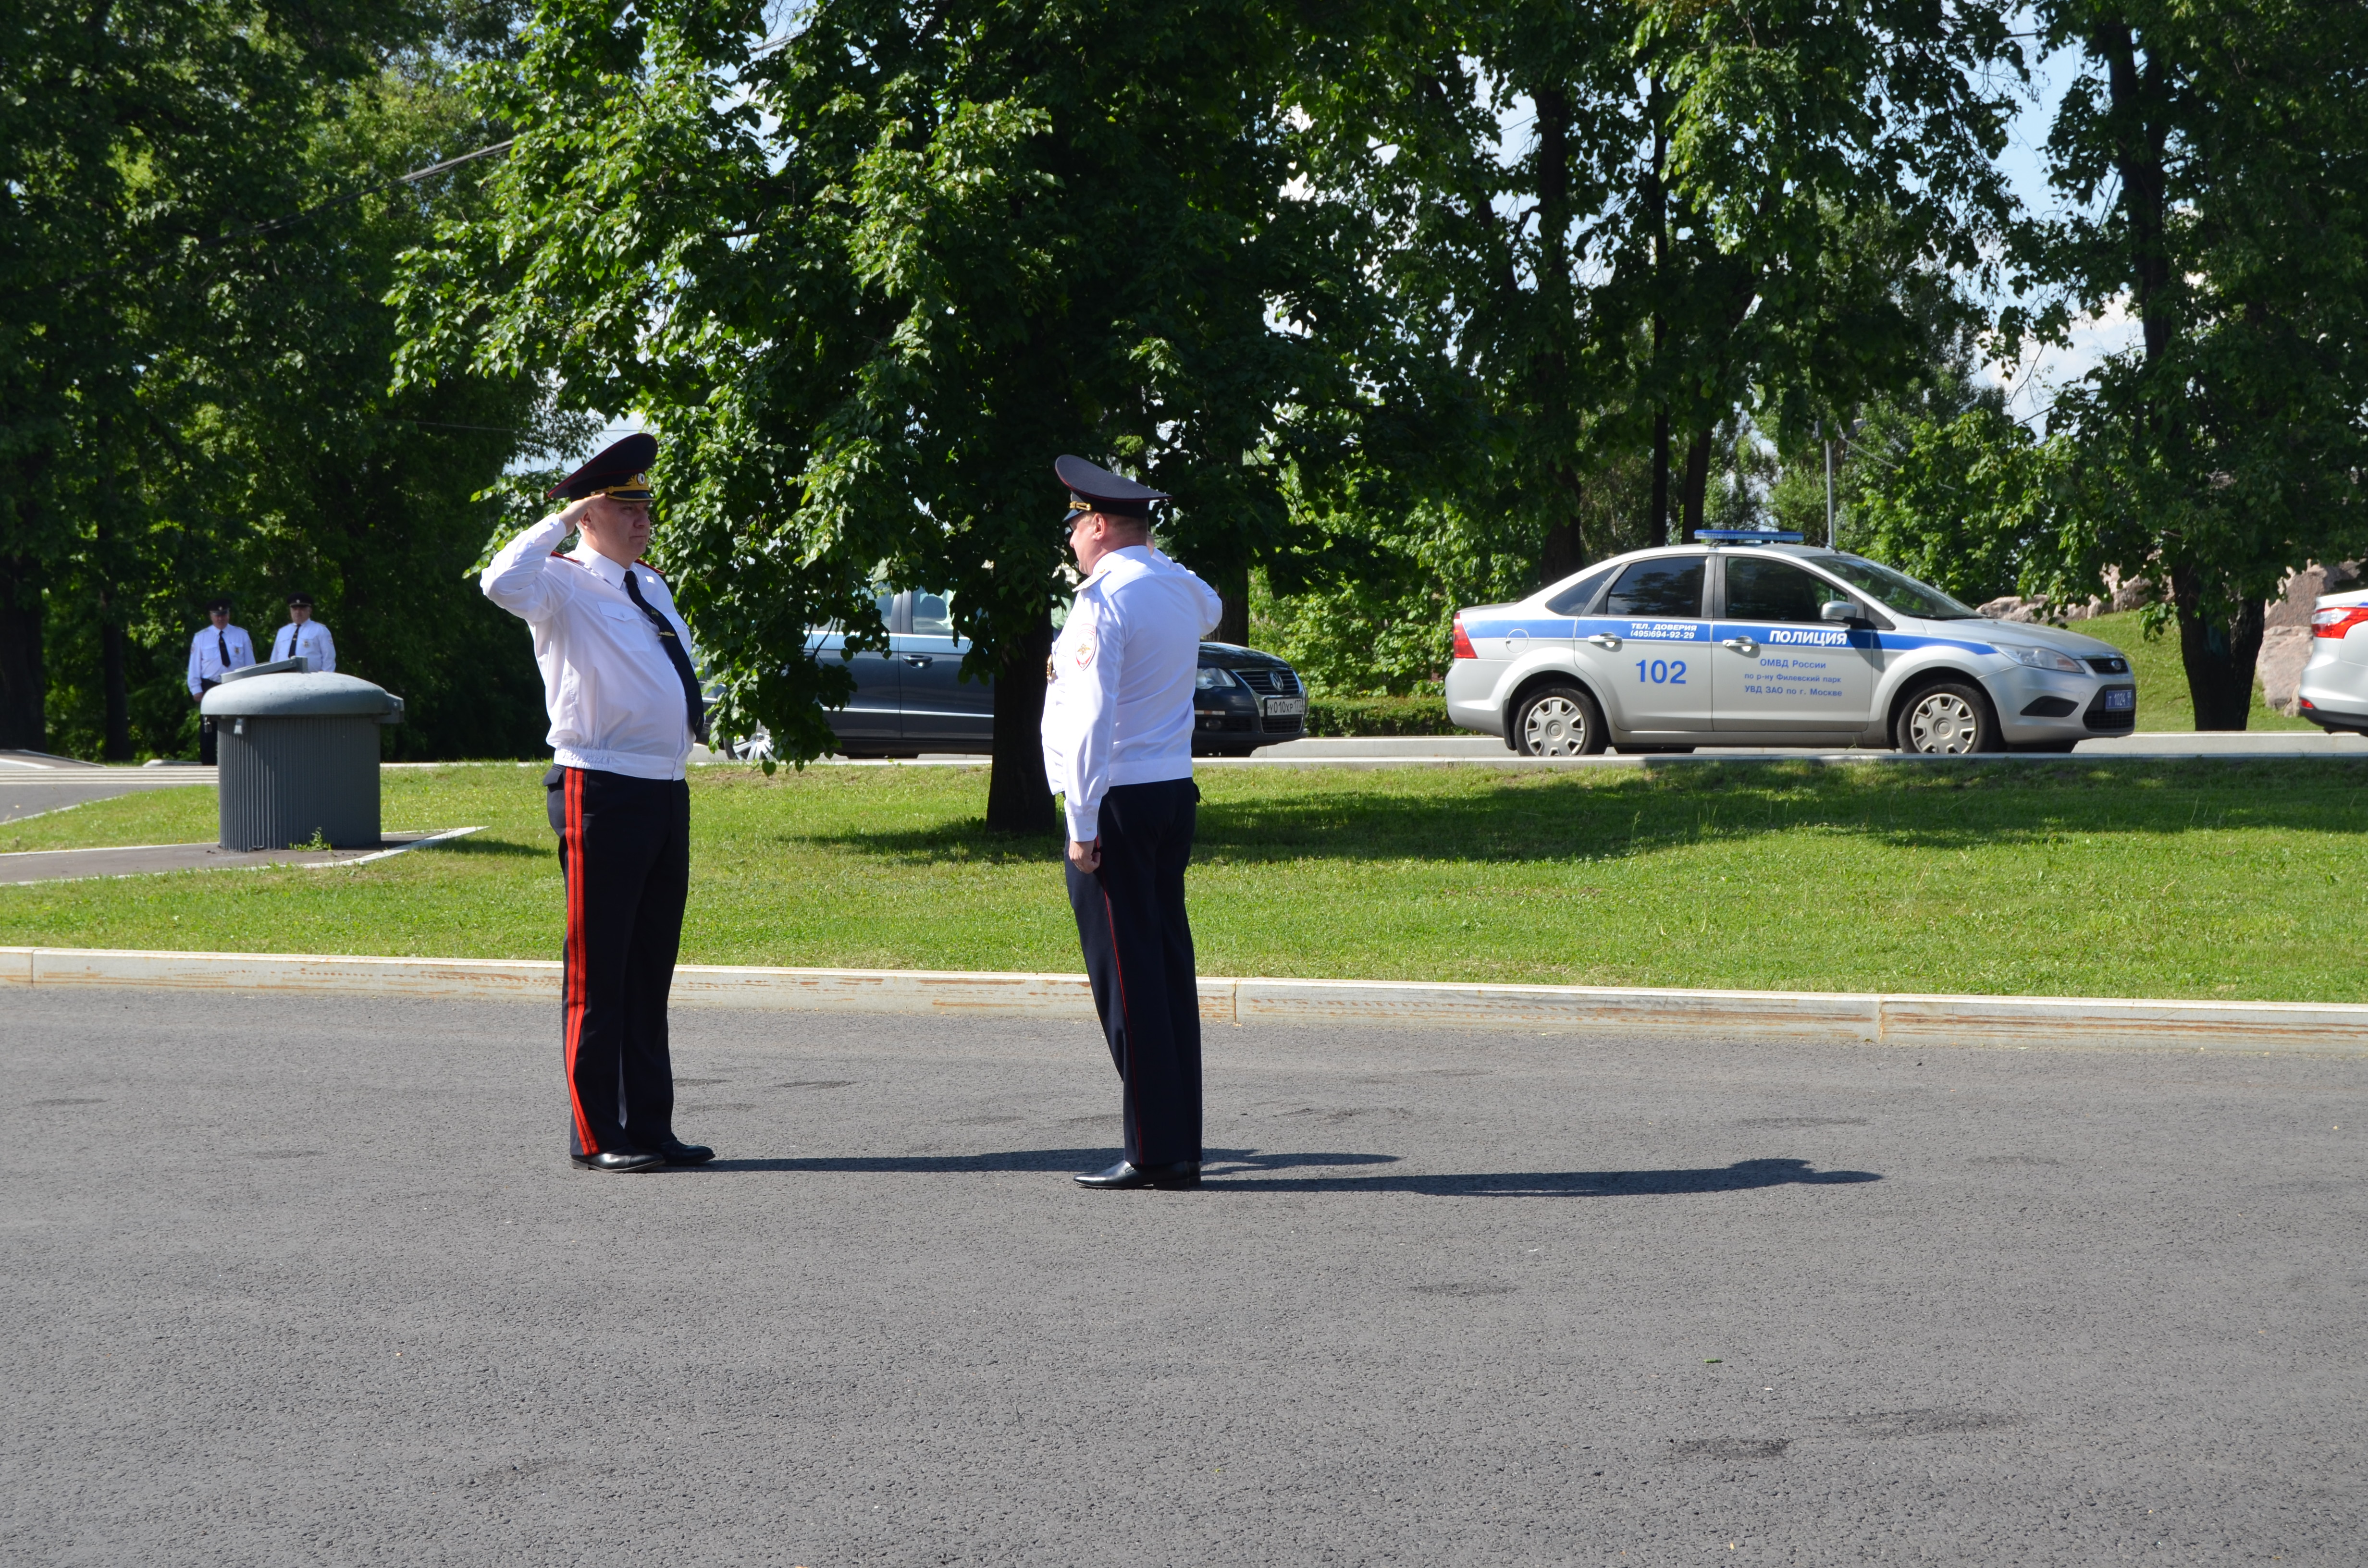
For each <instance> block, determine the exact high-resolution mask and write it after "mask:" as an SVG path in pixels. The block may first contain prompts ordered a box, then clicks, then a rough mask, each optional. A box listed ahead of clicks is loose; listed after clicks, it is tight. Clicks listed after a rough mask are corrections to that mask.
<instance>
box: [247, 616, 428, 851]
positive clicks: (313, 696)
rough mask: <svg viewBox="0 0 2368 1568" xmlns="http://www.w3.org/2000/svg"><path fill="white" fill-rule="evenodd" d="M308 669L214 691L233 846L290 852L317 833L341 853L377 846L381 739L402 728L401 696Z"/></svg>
mask: <svg viewBox="0 0 2368 1568" xmlns="http://www.w3.org/2000/svg"><path fill="white" fill-rule="evenodd" d="M303 664H304V661H302V659H286V660H282V661H280V662H279V664H276V665H258V666H256V667H255V668H252V669H245V670H233V671H232V672H231V673H230V675H229V676H228V677H227V678H225V679H224V680H223V681H222V684H221V685H220V686H217V687H214V688H213V689H212V690H211V691H209V692H207V693H206V699H205V703H204V705H203V707H202V709H201V710H200V711H202V712H203V713H204V714H205V715H206V717H208V718H210V719H211V720H213V721H214V742H215V754H216V756H219V757H220V759H221V763H222V773H221V778H222V847H223V848H225V849H286V848H289V847H290V846H294V845H299V844H310V843H312V842H313V835H315V834H317V835H319V836H320V838H321V839H322V840H324V841H325V842H327V843H328V844H331V845H333V846H336V847H337V848H340V849H351V848H364V847H370V846H376V845H377V843H378V841H379V801H378V732H379V727H380V726H381V725H382V724H399V723H401V722H403V699H401V698H400V697H397V696H395V695H394V694H393V693H392V692H390V691H387V690H385V689H384V688H383V687H376V686H372V685H371V684H370V682H369V681H366V680H358V679H356V678H355V677H354V676H341V675H311V674H307V673H304V671H303V668H302V666H303Z"/></svg>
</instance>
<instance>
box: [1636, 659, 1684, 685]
mask: <svg viewBox="0 0 2368 1568" xmlns="http://www.w3.org/2000/svg"><path fill="white" fill-rule="evenodd" d="M1636 679H1637V681H1638V682H1639V683H1640V684H1642V683H1644V682H1647V681H1649V682H1650V683H1652V684H1653V685H1655V686H1683V685H1685V684H1686V662H1685V661H1684V660H1683V659H1639V660H1637V661H1636Z"/></svg>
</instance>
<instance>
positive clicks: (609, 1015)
mask: <svg viewBox="0 0 2368 1568" xmlns="http://www.w3.org/2000/svg"><path fill="white" fill-rule="evenodd" d="M543 784H544V786H545V787H546V788H547V789H548V790H549V791H550V807H551V825H552V828H553V829H554V830H555V831H556V832H557V833H558V835H559V869H560V872H561V874H562V877H563V878H564V881H565V883H566V887H567V949H566V957H567V964H566V972H565V975H564V982H563V989H562V994H561V1003H560V1006H561V1012H560V1017H561V1020H562V1025H563V1028H564V1042H565V1048H566V1062H567V1103H568V1117H567V1141H568V1148H569V1151H570V1152H571V1153H577V1154H599V1153H611V1152H619V1151H631V1150H634V1149H640V1148H646V1147H649V1146H650V1145H653V1144H655V1143H662V1142H666V1140H668V1139H670V1138H672V1137H673V1136H674V1062H673V1059H672V1057H670V1056H669V1055H668V1054H667V1051H666V993H667V992H668V991H669V990H671V989H672V988H673V985H674V960H675V953H676V951H677V949H679V948H680V947H681V945H682V906H683V902H684V900H685V898H686V897H687V896H688V895H689V892H690V786H689V785H688V784H686V783H684V782H683V781H682V780H681V779H678V778H674V779H667V778H627V777H625V776H624V775H623V774H621V773H600V772H596V771H594V770H592V769H589V768H583V767H554V768H552V770H551V771H550V772H549V773H547V774H545V775H544V776H543Z"/></svg>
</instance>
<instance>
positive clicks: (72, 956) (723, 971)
mask: <svg viewBox="0 0 2368 1568" xmlns="http://www.w3.org/2000/svg"><path fill="white" fill-rule="evenodd" d="M12 985H72V986H94V985H137V986H148V987H162V988H165V989H177V990H195V991H294V992H314V993H347V994H375V995H395V996H432V997H448V998H466V999H475V1000H489V1001H541V1002H550V1001H555V1000H556V999H557V997H558V994H559V965H558V964H556V963H553V962H547V961H542V960H529V959H394V958H359V957H337V956H316V955H311V954H290V953H176V952H138V951H129V950H117V949H94V948H0V987H6V986H12ZM674 1000H675V1003H676V1005H677V1006H685V1007H701V1006H706V1007H740V1008H748V1009H754V1010H760V1011H780V1012H801V1013H917V1014H937V1015H940V1016H949V1015H962V1014H996V1015H1003V1016H1009V1017H1048V1018H1066V1019H1070V1020H1073V1021H1077V1022H1091V1021H1092V1019H1093V1017H1094V1006H1093V994H1092V993H1091V992H1090V991H1089V990H1088V989H1087V985H1086V979H1085V976H1083V975H1078V974H1024V973H995V972H979V971H968V972H966V971H928V970H857V969H763V968H754V967H739V966H733V965H723V964H684V965H682V966H681V967H680V968H678V969H677V970H676V971H675V983H674ZM1201 1017H1202V1018H1204V1019H1206V1020H1207V1021H1209V1022H1210V1023H1212V1024H1329V1025H1341V1024H1362V1025H1367V1026H1380V1027H1421V1028H1458V1029H1495V1028H1513V1029H1526V1030H1531V1031H1540V1032H1549V1033H1564V1032H1577V1031H1582V1030H1602V1031H1605V1032H1608V1033H1613V1034H1620V1035H1630V1036H1634V1035H1667V1036H1691V1037H1697V1038H1699V1037H1701V1036H1704V1035H1715V1036H1721V1037H1725V1038H1726V1039H1729V1040H1735V1041H1736V1042H1738V1043H1748V1042H1751V1041H1756V1040H1862V1041H1865V1042H1867V1043H1869V1044H1875V1045H1896V1046H1935V1047H1937V1046H2004V1047H2019V1048H2024V1049H2030V1048H2034V1047H2037V1048H2046V1049H2052V1050H2085V1049H2100V1048H2135V1049H2143V1050H2179V1051H2250V1052H2255V1053H2262V1052H2272V1051H2277V1052H2285V1051H2293V1052H2304V1053H2308V1054H2313V1055H2337V1056H2356V1055H2368V1006H2354V1005H2346V1004H2340V1003H2324V1004H2323V1003H2314V1002H2182V1001H2146V1000H2123V999H2118V998H2112V997H2067V996H1947V995H1895V994H1857V993H1848V992H1815V991H1685V990H1645V989H1625V988H1620V987H1613V986H1594V985H1440V984H1429V983H1419V982H1409V981H1377V980H1269V979H1258V978H1249V979H1224V978H1219V977H1208V978H1204V979H1202V980H1201Z"/></svg>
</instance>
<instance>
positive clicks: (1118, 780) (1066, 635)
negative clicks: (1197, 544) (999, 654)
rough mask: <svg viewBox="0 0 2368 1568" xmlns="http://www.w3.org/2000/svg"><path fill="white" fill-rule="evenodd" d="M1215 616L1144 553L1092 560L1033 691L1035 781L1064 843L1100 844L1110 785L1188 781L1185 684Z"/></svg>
mask: <svg viewBox="0 0 2368 1568" xmlns="http://www.w3.org/2000/svg"><path fill="white" fill-rule="evenodd" d="M1223 614H1224V601H1222V600H1221V599H1219V598H1218V597H1217V591H1216V590H1215V589H1214V588H1212V587H1211V586H1209V585H1208V584H1206V583H1203V582H1202V581H1201V579H1200V578H1198V577H1196V576H1194V575H1193V574H1191V573H1190V572H1188V571H1186V570H1185V569H1184V568H1183V567H1181V566H1178V564H1176V562H1173V561H1170V560H1169V559H1167V557H1166V556H1165V555H1162V554H1160V553H1159V551H1156V550H1154V549H1152V548H1151V547H1150V546H1149V545H1142V544H1136V545H1129V546H1127V547H1126V548H1125V549H1123V550H1114V551H1110V553H1109V554H1108V555H1105V556H1103V557H1102V558H1101V559H1100V560H1099V561H1097V562H1094V574H1093V575H1092V576H1091V577H1089V578H1087V580H1086V585H1085V586H1084V587H1082V588H1079V589H1078V590H1077V601H1076V606H1075V607H1074V608H1071V609H1070V611H1069V619H1068V620H1067V621H1066V622H1065V623H1064V625H1063V626H1062V628H1061V636H1060V639H1059V641H1057V642H1054V643H1053V665H1052V670H1051V672H1050V673H1051V682H1050V684H1049V685H1048V686H1047V687H1045V690H1044V731H1043V734H1044V774H1045V777H1046V778H1049V779H1050V780H1051V781H1052V785H1053V792H1054V793H1055V794H1058V795H1060V796H1061V797H1063V800H1064V810H1065V811H1066V812H1067V815H1068V819H1069V837H1070V838H1071V839H1072V840H1074V841H1075V842H1076V843H1079V844H1087V843H1091V842H1092V841H1093V840H1094V839H1095V838H1098V837H1099V836H1100V835H1101V812H1102V797H1103V796H1104V795H1107V794H1108V793H1110V787H1111V786H1112V785H1116V784H1156V783H1158V782H1159V781H1161V780H1162V779H1167V778H1191V777H1192V680H1193V677H1194V676H1195V675H1196V674H1197V673H1198V671H1199V669H1200V667H1201V638H1202V637H1204V636H1206V635H1207V634H1208V633H1209V632H1211V631H1215V630H1216V626H1217V620H1218V618H1219V617H1220V616H1221V615H1223Z"/></svg>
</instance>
